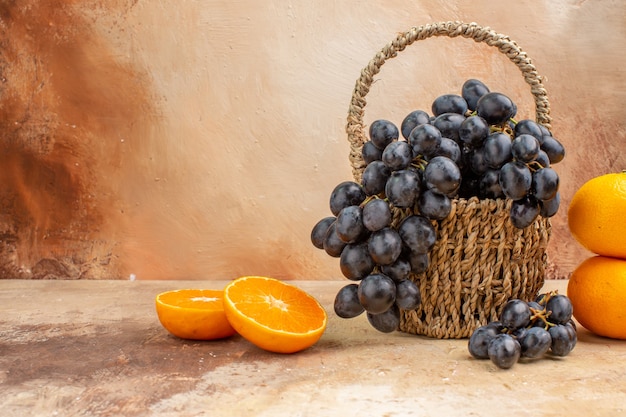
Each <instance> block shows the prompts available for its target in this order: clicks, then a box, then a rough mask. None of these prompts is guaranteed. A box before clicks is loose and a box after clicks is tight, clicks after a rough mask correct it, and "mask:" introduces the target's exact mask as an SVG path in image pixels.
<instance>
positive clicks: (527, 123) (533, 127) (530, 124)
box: [514, 119, 543, 143]
mask: <svg viewBox="0 0 626 417" xmlns="http://www.w3.org/2000/svg"><path fill="white" fill-rule="evenodd" d="M514 132H515V136H519V135H523V134H527V135H532V136H534V137H535V138H536V139H537V141H539V143H541V141H542V138H543V132H542V131H541V128H540V127H539V123H537V122H535V121H534V120H530V119H524V120H520V121H518V122H517V124H516V125H515V130H514Z"/></svg>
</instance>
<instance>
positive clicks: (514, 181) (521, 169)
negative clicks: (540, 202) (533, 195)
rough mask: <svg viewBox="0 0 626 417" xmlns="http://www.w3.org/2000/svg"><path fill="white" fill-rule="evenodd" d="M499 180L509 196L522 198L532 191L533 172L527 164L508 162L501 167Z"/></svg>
mask: <svg viewBox="0 0 626 417" xmlns="http://www.w3.org/2000/svg"><path fill="white" fill-rule="evenodd" d="M499 181H500V186H501V187H502V192H503V193H504V195H505V196H506V197H507V198H510V199H511V200H520V199H522V198H524V197H526V195H528V193H529V192H530V189H531V185H532V174H531V172H530V169H528V167H527V166H526V164H523V163H521V162H517V161H513V162H507V163H506V164H504V165H503V166H502V168H501V169H500V180H499Z"/></svg>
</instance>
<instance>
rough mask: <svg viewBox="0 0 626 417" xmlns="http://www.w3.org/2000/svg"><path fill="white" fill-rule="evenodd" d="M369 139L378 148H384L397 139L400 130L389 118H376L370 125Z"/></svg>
mask: <svg viewBox="0 0 626 417" xmlns="http://www.w3.org/2000/svg"><path fill="white" fill-rule="evenodd" d="M369 134H370V141H371V142H372V143H373V144H374V146H376V147H377V148H378V149H385V148H386V147H387V145H389V144H390V143H391V142H393V141H394V140H396V139H398V137H399V136H400V132H399V131H398V128H397V126H396V125H394V124H393V123H392V122H390V121H389V120H383V119H381V120H376V121H374V122H373V123H372V124H371V125H370V129H369Z"/></svg>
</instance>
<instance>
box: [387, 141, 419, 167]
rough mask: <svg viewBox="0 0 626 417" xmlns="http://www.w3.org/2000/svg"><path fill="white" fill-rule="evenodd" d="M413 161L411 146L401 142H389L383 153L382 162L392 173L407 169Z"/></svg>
mask: <svg viewBox="0 0 626 417" xmlns="http://www.w3.org/2000/svg"><path fill="white" fill-rule="evenodd" d="M411 160H413V150H412V149H411V145H409V144H408V143H407V142H405V141H403V140H399V141H395V142H391V143H390V144H389V145H387V147H386V148H385V150H384V151H383V159H382V161H383V162H384V163H385V165H387V167H389V169H390V170H392V171H398V170H401V169H406V168H408V166H409V164H410V163H411Z"/></svg>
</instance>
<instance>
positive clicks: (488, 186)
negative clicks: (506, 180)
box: [479, 169, 504, 200]
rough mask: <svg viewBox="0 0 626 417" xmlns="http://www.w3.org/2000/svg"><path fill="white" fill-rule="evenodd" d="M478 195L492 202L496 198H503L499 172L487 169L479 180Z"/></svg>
mask: <svg viewBox="0 0 626 417" xmlns="http://www.w3.org/2000/svg"><path fill="white" fill-rule="evenodd" d="M479 187H480V194H479V196H480V197H481V198H491V199H493V200H495V199H498V198H504V192H503V191H502V186H501V185H500V170H498V169H489V170H487V171H486V172H485V173H484V174H483V176H482V177H481V179H480V184H479Z"/></svg>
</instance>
